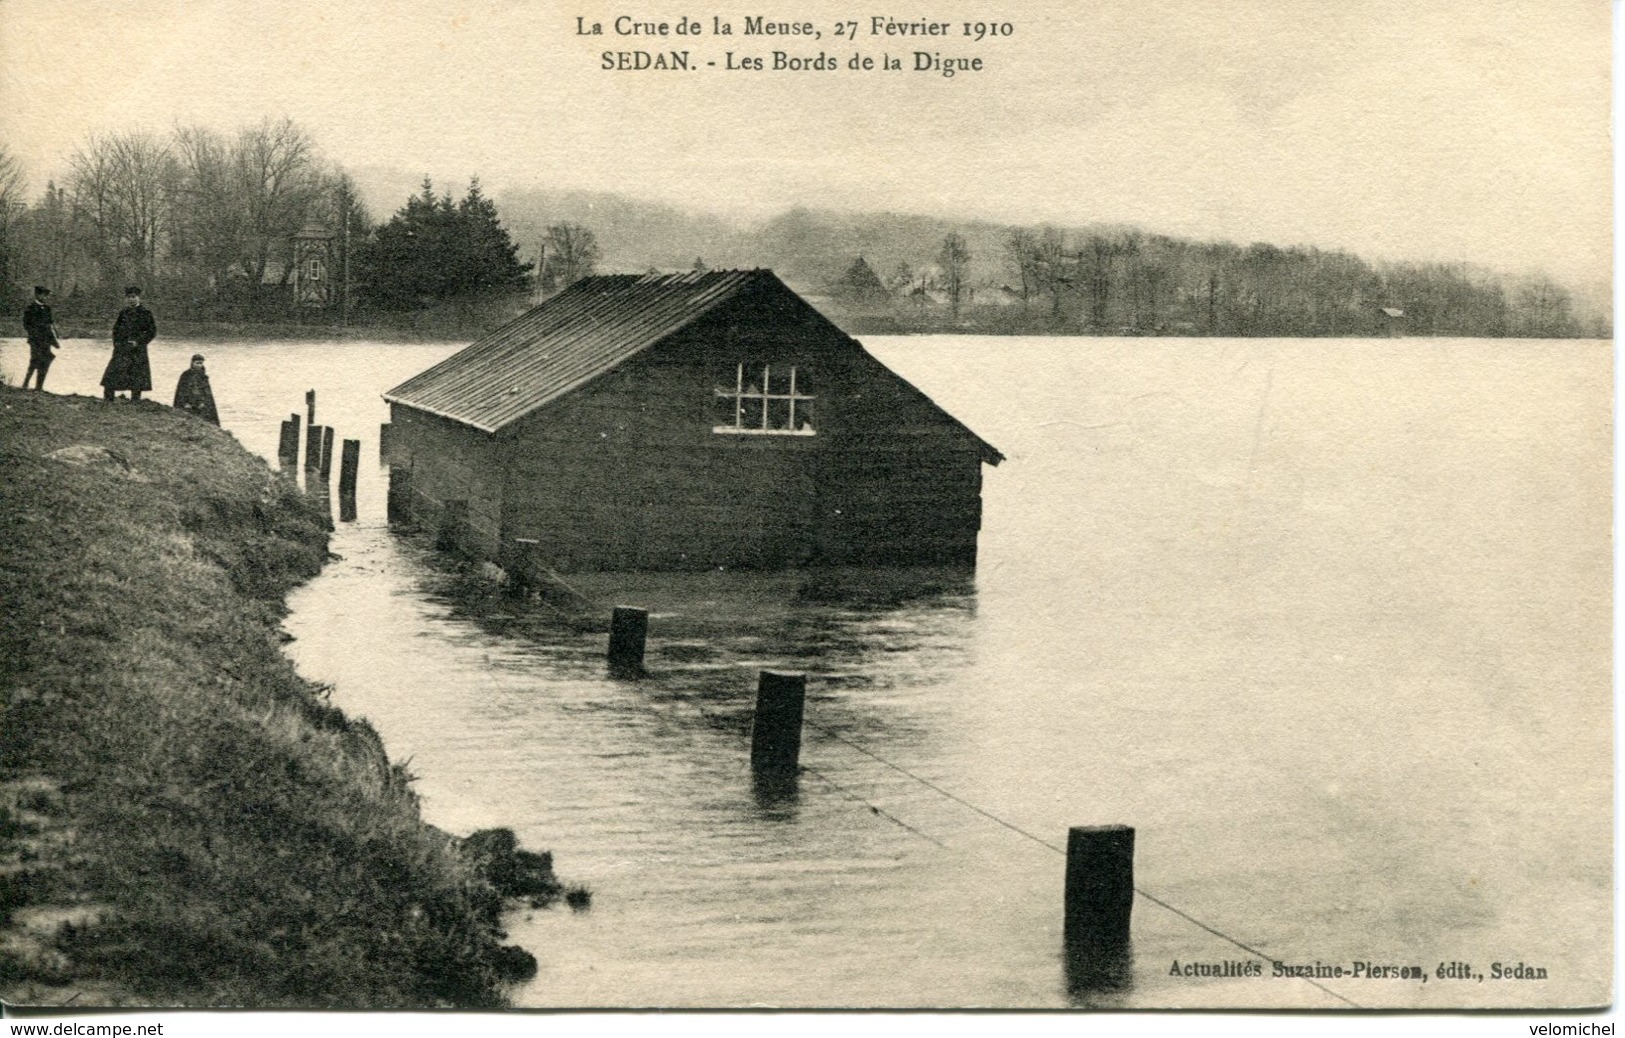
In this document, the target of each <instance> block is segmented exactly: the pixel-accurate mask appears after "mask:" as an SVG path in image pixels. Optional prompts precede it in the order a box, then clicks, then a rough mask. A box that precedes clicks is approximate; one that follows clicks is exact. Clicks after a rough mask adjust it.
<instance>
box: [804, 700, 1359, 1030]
mask: <svg viewBox="0 0 1625 1038" xmlns="http://www.w3.org/2000/svg"><path fill="white" fill-rule="evenodd" d="M802 723H803V726H804V727H806V728H811V729H812V730H813V731H815V732H819V733H820V734H822V735H826V736H828V737H829V738H831V739H834V740H835V741H837V742H839V743H842V744H844V745H846V746H850V747H852V748H853V749H854V750H857V751H858V752H859V753H861V754H863V755H864V756H865V757H870V758H872V759H874V760H876V761H878V762H880V763H881V764H884V765H885V766H886V767H888V768H891V769H892V770H893V771H896V772H897V773H898V774H901V775H905V776H907V777H908V778H911V779H913V780H914V781H915V782H918V783H919V784H920V785H922V786H925V787H926V788H927V789H930V790H932V791H934V792H936V793H937V794H939V795H941V796H943V797H946V798H947V799H949V800H952V801H953V802H954V803H956V804H959V805H961V806H963V807H965V808H967V809H969V810H971V811H974V812H976V813H977V814H979V815H981V816H982V817H983V818H986V819H988V820H990V821H992V822H996V823H998V824H999V825H1002V826H1004V827H1005V828H1006V829H1008V830H1010V831H1011V832H1013V833H1016V834H1018V835H1021V836H1025V837H1026V838H1027V839H1029V840H1031V841H1032V842H1034V843H1036V844H1038V845H1039V846H1040V847H1045V848H1048V849H1049V850H1052V851H1054V852H1055V853H1056V854H1059V855H1061V856H1062V857H1065V856H1066V851H1065V850H1064V849H1063V848H1060V847H1057V846H1055V844H1053V843H1050V842H1049V841H1048V840H1045V839H1043V838H1042V837H1039V836H1035V835H1033V834H1032V833H1030V832H1028V831H1027V830H1025V829H1023V828H1022V827H1021V826H1019V825H1016V824H1015V823H1014V822H1008V821H1005V820H1004V819H1003V818H1000V817H999V816H998V815H996V814H994V813H993V812H991V811H989V810H987V809H986V808H983V807H980V806H978V805H976V804H973V803H971V802H970V801H969V800H966V799H965V798H964V797H962V796H959V795H957V794H955V793H952V792H950V791H949V790H946V789H943V788H942V787H941V786H939V785H937V784H936V783H935V782H932V781H931V780H930V779H928V778H925V777H924V776H922V775H917V774H915V773H914V772H912V771H910V770H908V769H907V768H905V767H903V766H902V765H900V764H896V763H893V762H892V761H889V760H887V759H886V758H885V757H882V756H881V755H880V754H878V753H875V752H874V751H873V750H870V749H867V748H865V747H863V746H860V745H858V744H857V743H855V742H853V741H852V740H851V739H848V738H847V737H846V736H844V735H842V734H840V733H839V732H836V731H834V730H832V729H829V728H826V727H824V726H823V725H817V724H809V723H807V722H805V721H803V722H802ZM826 781H827V780H826ZM832 784H833V783H832ZM870 806H871V807H873V806H874V805H872V804H871V805H870ZM875 810H877V811H878V810H879V809H878V808H876V809H875ZM882 813H884V812H882ZM888 817H890V816H889V815H888ZM893 820H894V821H896V819H893ZM898 824H900V825H902V824H903V823H901V822H899V823H898ZM903 827H904V828H906V829H909V830H911V831H913V832H916V833H918V834H919V835H920V836H924V837H925V838H926V839H928V840H931V842H932V843H935V844H936V845H937V846H938V847H945V846H946V845H945V844H943V843H941V842H940V841H938V840H936V839H933V838H932V837H930V836H927V835H926V834H925V833H923V832H920V831H919V830H917V829H914V828H913V826H909V825H904V826H903ZM1134 892H1135V893H1136V894H1138V895H1140V896H1141V897H1143V898H1145V899H1146V900H1147V901H1150V902H1151V903H1152V904H1154V905H1157V906H1159V907H1161V908H1165V909H1167V910H1168V911H1170V912H1172V913H1173V914H1174V915H1177V916H1179V917H1180V918H1181V919H1183V920H1185V921H1186V922H1188V923H1190V924H1192V925H1193V926H1198V927H1201V928H1202V929H1203V930H1206V931H1207V932H1208V933H1210V934H1212V935H1213V936H1215V937H1218V938H1220V939H1221V940H1225V941H1228V942H1230V943H1231V944H1233V945H1235V946H1236V947H1237V948H1240V949H1241V950H1242V951H1244V952H1246V953H1247V954H1249V955H1252V956H1255V957H1257V958H1259V959H1263V960H1264V961H1265V962H1274V961H1275V959H1274V958H1273V957H1272V956H1270V955H1267V954H1265V953H1264V952H1262V951H1259V950H1258V949H1257V948H1254V947H1252V946H1251V945H1249V944H1247V943H1246V942H1244V941H1240V940H1238V939H1236V938H1234V937H1232V936H1230V935H1229V934H1227V933H1225V932H1224V931H1222V930H1219V929H1216V928H1215V927H1212V926H1210V925H1208V924H1207V923H1204V922H1202V920H1200V919H1198V918H1196V917H1195V916H1193V915H1191V914H1190V913H1189V912H1186V911H1184V910H1183V909H1180V908H1177V907H1175V906H1174V905H1171V904H1169V903H1168V902H1167V901H1164V900H1163V899H1162V898H1160V897H1157V896H1156V895H1155V894H1152V893H1151V892H1149V891H1147V890H1146V889H1145V888H1143V887H1141V886H1140V885H1139V884H1135V886H1134ZM1296 979H1298V980H1302V981H1306V982H1307V983H1309V984H1311V985H1313V986H1315V987H1317V988H1319V989H1320V990H1321V991H1323V992H1325V993H1326V994H1328V995H1330V996H1332V997H1333V998H1335V999H1337V1000H1338V1001H1340V1002H1345V1003H1347V1004H1348V1005H1350V1006H1353V1007H1354V1008H1356V1009H1359V1008H1362V1007H1361V1006H1360V1004H1359V1003H1358V1002H1356V1001H1354V1000H1353V999H1351V998H1348V997H1346V996H1344V995H1341V994H1339V993H1337V992H1336V991H1333V990H1332V989H1331V988H1329V987H1327V986H1326V985H1324V984H1322V983H1320V982H1319V981H1318V980H1316V979H1315V978H1313V977H1298V978H1296Z"/></svg>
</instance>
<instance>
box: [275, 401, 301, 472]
mask: <svg viewBox="0 0 1625 1038" xmlns="http://www.w3.org/2000/svg"><path fill="white" fill-rule="evenodd" d="M276 463H277V467H278V468H279V469H281V470H282V471H283V472H284V473H285V474H287V475H290V476H291V475H293V474H294V470H295V469H297V468H298V467H299V416H298V415H293V416H291V417H290V418H289V419H288V420H287V421H285V422H283V423H282V435H281V438H280V439H279V440H277V445H276Z"/></svg>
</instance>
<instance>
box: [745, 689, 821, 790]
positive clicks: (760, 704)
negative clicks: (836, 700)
mask: <svg viewBox="0 0 1625 1038" xmlns="http://www.w3.org/2000/svg"><path fill="white" fill-rule="evenodd" d="M806 703H807V675H805V674H783V673H780V672H779V671H776V670H764V671H762V673H761V677H760V678H758V679H757V684H756V720H755V722H754V723H753V724H752V725H751V731H750V766H751V769H752V770H754V771H758V772H776V773H779V774H788V775H794V774H795V773H796V769H797V768H798V767H799V766H800V762H801V719H802V715H803V714H804V713H805V710H806Z"/></svg>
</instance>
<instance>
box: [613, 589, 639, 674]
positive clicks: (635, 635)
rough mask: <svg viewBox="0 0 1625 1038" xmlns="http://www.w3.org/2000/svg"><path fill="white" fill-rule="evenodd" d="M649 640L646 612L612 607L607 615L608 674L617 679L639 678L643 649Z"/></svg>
mask: <svg viewBox="0 0 1625 1038" xmlns="http://www.w3.org/2000/svg"><path fill="white" fill-rule="evenodd" d="M648 639H649V610H647V609H638V608H636V607H635V606H616V607H615V608H614V609H613V610H611V611H610V614H609V672H610V673H611V674H613V675H614V676H616V677H618V678H641V677H643V676H644V675H645V674H647V673H648V671H646V670H644V669H643V648H644V645H645V643H646V642H647V641H648Z"/></svg>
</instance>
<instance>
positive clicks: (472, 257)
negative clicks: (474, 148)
mask: <svg viewBox="0 0 1625 1038" xmlns="http://www.w3.org/2000/svg"><path fill="white" fill-rule="evenodd" d="M355 262H356V267H357V272H356V279H357V281H358V282H359V283H360V284H361V286H362V287H363V288H364V290H365V291H366V293H367V295H368V296H369V297H370V298H371V299H372V300H373V301H374V302H376V303H377V304H379V305H381V306H383V307H386V308H388V309H411V308H414V307H421V306H432V305H434V304H436V303H443V302H449V301H452V300H468V299H474V298H479V297H484V296H492V295H500V294H502V293H506V292H519V291H523V290H525V288H526V287H527V286H528V284H529V281H530V270H531V267H532V266H533V264H530V263H522V262H520V260H519V247H518V246H517V245H515V244H514V242H513V239H512V238H511V237H509V235H508V232H507V230H506V229H505V228H504V227H503V226H502V222H501V219H500V218H499V216H498V214H497V208H496V205H495V204H494V203H493V202H492V201H491V200H490V199H488V198H486V197H485V195H484V194H483V193H482V192H481V190H480V183H479V179H478V178H475V180H474V181H473V182H472V183H471V184H470V185H469V188H468V194H467V195H466V196H464V198H463V199H462V201H461V202H457V201H454V200H453V199H452V197H451V195H449V194H447V195H441V196H437V195H436V194H435V192H434V184H433V183H432V182H431V181H430V180H429V179H428V178H427V177H425V178H424V180H423V193H422V194H420V195H413V196H412V197H411V198H409V199H407V200H406V205H404V206H403V207H401V209H400V210H399V211H398V212H396V213H395V215H394V216H392V217H390V218H389V222H388V223H385V224H383V225H382V226H380V227H379V228H378V230H377V233H376V234H374V235H373V238H372V240H371V241H369V242H367V243H365V245H363V246H358V247H357V248H356V250H355Z"/></svg>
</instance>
